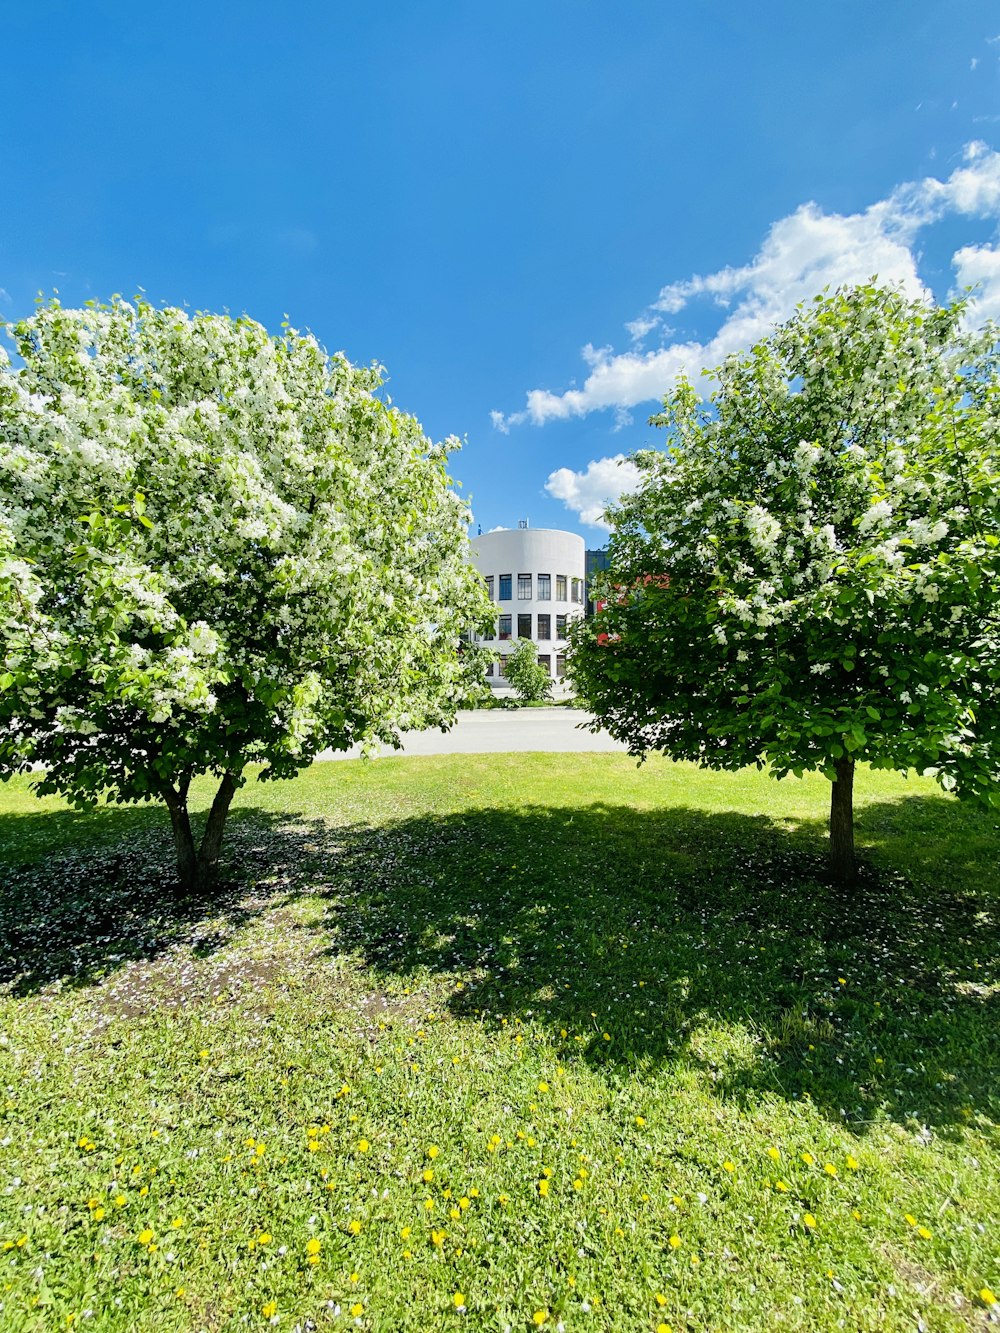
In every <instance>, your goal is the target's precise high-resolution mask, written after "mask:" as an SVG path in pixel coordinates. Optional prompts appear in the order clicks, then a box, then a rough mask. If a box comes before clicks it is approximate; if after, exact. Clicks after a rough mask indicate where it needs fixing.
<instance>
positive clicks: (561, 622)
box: [500, 616, 566, 639]
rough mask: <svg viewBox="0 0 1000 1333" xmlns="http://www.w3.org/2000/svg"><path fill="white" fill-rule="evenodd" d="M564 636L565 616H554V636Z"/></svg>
mask: <svg viewBox="0 0 1000 1333" xmlns="http://www.w3.org/2000/svg"><path fill="white" fill-rule="evenodd" d="M500 619H501V620H503V616H501V617H500ZM501 637H502V636H501ZM565 637H566V617H565V616H556V638H557V639H565Z"/></svg>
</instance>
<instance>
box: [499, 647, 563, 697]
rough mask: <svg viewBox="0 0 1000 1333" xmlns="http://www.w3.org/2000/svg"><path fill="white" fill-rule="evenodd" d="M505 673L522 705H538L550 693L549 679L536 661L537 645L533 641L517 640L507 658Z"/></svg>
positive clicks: (550, 684)
mask: <svg viewBox="0 0 1000 1333" xmlns="http://www.w3.org/2000/svg"><path fill="white" fill-rule="evenodd" d="M506 671H507V679H508V680H509V681H510V683H511V685H512V686H513V687H514V693H515V694H516V695H517V696H518V698H519V699H521V700H522V701H523V702H524V703H538V702H539V701H540V700H542V699H545V698H547V696H548V695H549V693H550V692H551V689H552V680H551V677H550V676H549V673H548V671H547V670H546V669H545V667H544V666H542V664H541V663H540V662H539V660H538V645H537V644H536V643H535V642H534V640H533V639H518V641H517V644H516V645H515V647H514V651H513V652H512V653H511V654H510V656H509V657H508V658H507V667H506Z"/></svg>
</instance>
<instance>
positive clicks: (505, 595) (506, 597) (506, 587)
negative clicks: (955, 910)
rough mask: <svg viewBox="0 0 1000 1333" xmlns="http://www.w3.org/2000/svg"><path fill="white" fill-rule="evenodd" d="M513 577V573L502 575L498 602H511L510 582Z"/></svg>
mask: <svg viewBox="0 0 1000 1333" xmlns="http://www.w3.org/2000/svg"><path fill="white" fill-rule="evenodd" d="M512 578H513V575H512V574H501V575H500V596H499V597H498V598H497V601H498V602H509V601H510V600H511V593H510V584H511V579H512Z"/></svg>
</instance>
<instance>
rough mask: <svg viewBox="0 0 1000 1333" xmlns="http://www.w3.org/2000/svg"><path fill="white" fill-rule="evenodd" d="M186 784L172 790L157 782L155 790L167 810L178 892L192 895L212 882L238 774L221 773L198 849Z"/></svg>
mask: <svg viewBox="0 0 1000 1333" xmlns="http://www.w3.org/2000/svg"><path fill="white" fill-rule="evenodd" d="M188 785H189V784H188V782H187V781H186V780H185V781H184V782H182V783H180V785H179V786H178V787H176V788H175V787H172V786H171V785H170V784H169V783H161V784H159V791H160V793H161V795H162V796H163V799H164V801H165V802H166V806H167V809H168V810H169V811H170V824H171V827H172V828H173V832H174V847H175V849H176V852H177V879H178V882H179V885H180V888H181V891H182V892H184V893H194V892H197V891H199V890H203V889H207V888H209V887H210V885H211V883H212V881H213V880H214V879H215V872H216V869H217V868H218V864H219V852H220V851H221V849H222V835H223V832H224V831H225V827H226V817H227V815H228V814H229V807H230V805H231V804H232V800H233V797H234V795H235V794H236V789H237V787H238V786H239V774H238V773H225V774H223V778H222V781H221V782H220V784H219V790H218V791H217V792H216V793H215V800H214V801H213V802H212V808H211V810H210V811H209V813H208V820H207V821H206V823H205V831H204V833H203V834H202V838H201V845H200V846H199V847H196V846H195V841H194V834H193V832H192V830H191V816H190V814H189V812H188V805H187V795H188Z"/></svg>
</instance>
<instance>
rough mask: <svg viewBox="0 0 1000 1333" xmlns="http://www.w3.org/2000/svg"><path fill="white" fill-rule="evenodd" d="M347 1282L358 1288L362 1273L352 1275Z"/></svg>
mask: <svg viewBox="0 0 1000 1333" xmlns="http://www.w3.org/2000/svg"><path fill="white" fill-rule="evenodd" d="M347 1280H348V1282H353V1283H354V1284H355V1286H357V1284H358V1283H359V1282H360V1281H361V1274H360V1273H352V1274H351V1276H350V1277H349V1278H348V1279H347Z"/></svg>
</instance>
